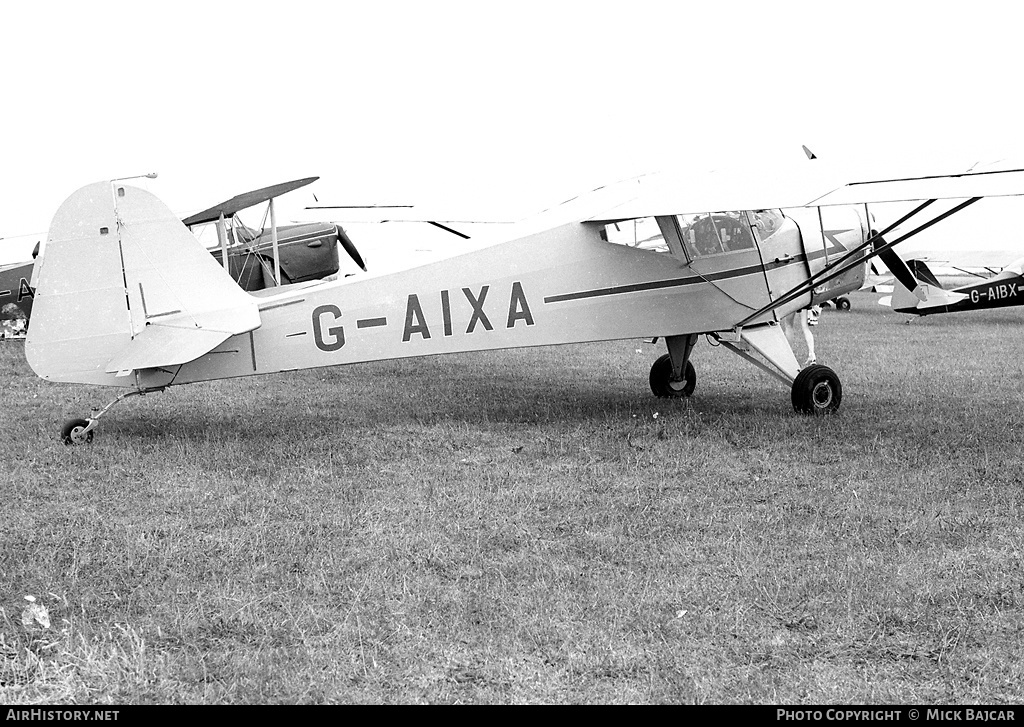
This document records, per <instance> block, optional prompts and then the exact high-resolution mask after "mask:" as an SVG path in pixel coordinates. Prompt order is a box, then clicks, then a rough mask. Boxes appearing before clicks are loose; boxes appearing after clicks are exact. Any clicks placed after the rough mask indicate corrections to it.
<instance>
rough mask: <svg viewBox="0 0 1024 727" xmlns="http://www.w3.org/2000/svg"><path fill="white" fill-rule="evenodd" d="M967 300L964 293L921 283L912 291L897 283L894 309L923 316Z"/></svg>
mask: <svg viewBox="0 0 1024 727" xmlns="http://www.w3.org/2000/svg"><path fill="white" fill-rule="evenodd" d="M966 298H967V296H966V295H964V294H963V293H957V292H954V291H952V290H943V289H942V288H937V287H935V286H934V285H929V284H928V283H920V284H919V285H918V286H917V287H916V288H914V290H913V291H910V290H907V288H906V287H905V286H904V285H902V284H901V283H900V282H899V281H897V282H896V284H895V285H894V286H893V291H892V309H893V310H895V311H899V312H900V313H917V314H919V315H923V314H925V313H928V312H932V313H934V312H937V311H936V309H939V308H943V309H944V308H946V307H947V306H951V305H954V304H955V303H959V302H960V301H961V300H965V299H966Z"/></svg>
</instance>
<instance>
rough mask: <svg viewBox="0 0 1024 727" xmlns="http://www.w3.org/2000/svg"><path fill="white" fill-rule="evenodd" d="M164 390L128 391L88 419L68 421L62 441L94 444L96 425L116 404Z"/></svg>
mask: <svg viewBox="0 0 1024 727" xmlns="http://www.w3.org/2000/svg"><path fill="white" fill-rule="evenodd" d="M164 388H166V387H163V386H159V387H157V388H154V389H135V390H134V391H128V392H125V393H124V394H121V395H120V396H119V397H117V398H116V399H114V400H113V401H112V402H110V403H109V404H107V405H106V406H105V407H103V408H102V409H101V410H100V411H99V412H97V413H96V414H93V415H92V416H91V417H89V418H88V419H68V420H67V421H66V422H64V425H63V426H62V427H61V428H60V441H62V442H63V443H64V444H67V445H78V444H89V443H90V442H92V433H93V431H94V430H95V429H96V425H97V424H99V421H100V417H102V416H103V415H104V414H106V413H107V411H108V410H109V409H110V407H112V406H114V404H116V403H117V402H119V401H121V400H122V399H127V398H128V397H129V396H142V395H143V394H148V393H150V392H151V391H163V390H164Z"/></svg>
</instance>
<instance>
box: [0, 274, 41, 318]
mask: <svg viewBox="0 0 1024 727" xmlns="http://www.w3.org/2000/svg"><path fill="white" fill-rule="evenodd" d="M32 265H33V263H31V262H27V263H12V264H11V265H3V266H0V320H4V321H17V320H27V319H28V317H29V314H30V313H31V312H32V300H33V293H34V291H33V290H32V286H31V285H30V284H29V283H30V282H31V280H32Z"/></svg>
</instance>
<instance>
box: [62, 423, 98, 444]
mask: <svg viewBox="0 0 1024 727" xmlns="http://www.w3.org/2000/svg"><path fill="white" fill-rule="evenodd" d="M87 426H89V421H88V420H87V419H68V420H67V421H66V422H64V426H63V427H61V428H60V441H62V442H64V444H88V443H89V442H91V441H92V430H89V431H88V432H87V431H85V428H86V427H87Z"/></svg>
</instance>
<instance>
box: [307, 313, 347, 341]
mask: <svg viewBox="0 0 1024 727" xmlns="http://www.w3.org/2000/svg"><path fill="white" fill-rule="evenodd" d="M327 314H330V315H333V316H334V320H338V319H339V318H341V309H340V308H339V307H338V306H336V305H318V306H317V307H316V308H314V309H313V340H314V342H316V347H317V348H319V349H320V350H321V351H337V350H338V349H339V348H341V347H342V346H344V345H345V328H344V327H343V326H332V327H330V328H327V329H326V333H327V337H326V338H325V336H324V333H325V331H324V322H323V316H324V315H327Z"/></svg>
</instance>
